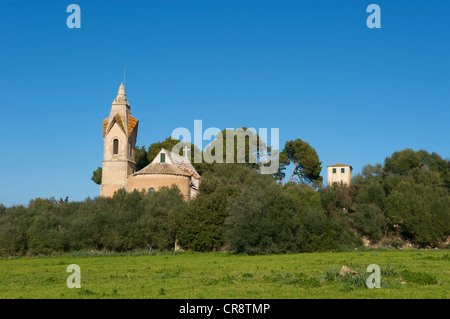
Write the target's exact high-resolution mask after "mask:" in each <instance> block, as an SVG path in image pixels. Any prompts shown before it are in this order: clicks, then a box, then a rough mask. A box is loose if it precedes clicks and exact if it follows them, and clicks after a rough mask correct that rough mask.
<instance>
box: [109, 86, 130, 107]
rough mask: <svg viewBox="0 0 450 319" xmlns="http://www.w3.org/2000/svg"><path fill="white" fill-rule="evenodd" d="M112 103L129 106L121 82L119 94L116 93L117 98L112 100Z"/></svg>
mask: <svg viewBox="0 0 450 319" xmlns="http://www.w3.org/2000/svg"><path fill="white" fill-rule="evenodd" d="M113 103H120V104H122V103H125V104H126V105H129V103H128V100H127V96H126V94H125V86H124V85H123V82H121V83H120V86H119V92H117V97H116V98H115V99H114V102H113Z"/></svg>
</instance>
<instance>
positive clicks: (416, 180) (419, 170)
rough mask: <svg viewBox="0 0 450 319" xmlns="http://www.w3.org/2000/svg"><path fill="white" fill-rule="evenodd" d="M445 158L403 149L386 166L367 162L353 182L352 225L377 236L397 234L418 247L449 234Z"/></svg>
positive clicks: (435, 242)
mask: <svg viewBox="0 0 450 319" xmlns="http://www.w3.org/2000/svg"><path fill="white" fill-rule="evenodd" d="M448 163H449V161H447V160H443V159H442V158H441V157H440V156H439V155H437V154H436V153H431V154H430V153H428V152H426V151H423V150H420V151H417V152H415V151H414V150H412V149H405V150H403V151H399V152H395V153H394V154H392V156H391V157H388V158H386V160H385V164H384V167H383V166H382V165H380V164H377V165H376V166H371V165H367V166H365V167H364V168H363V172H362V174H361V175H358V176H356V177H355V178H354V180H353V185H352V188H354V189H355V192H356V197H355V204H356V208H355V211H356V212H355V213H354V214H353V215H352V220H353V222H354V226H355V227H356V228H357V230H358V231H359V232H360V233H361V234H362V235H365V236H368V237H369V238H371V239H372V240H375V241H377V240H379V239H381V237H382V236H384V235H387V236H389V235H396V236H400V237H401V238H403V239H406V240H410V241H412V242H414V243H416V244H418V245H419V246H422V247H425V246H437V245H439V243H440V242H441V241H442V240H443V239H444V238H445V237H446V236H449V235H450V195H449V187H448V181H447V178H448V176H449V172H450V170H449V166H448ZM394 243H396V241H394ZM396 245H397V244H396Z"/></svg>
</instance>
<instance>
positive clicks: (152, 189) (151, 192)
mask: <svg viewBox="0 0 450 319" xmlns="http://www.w3.org/2000/svg"><path fill="white" fill-rule="evenodd" d="M154 192H156V189H155V188H154V187H150V188H149V190H148V193H149V194H153V193H154Z"/></svg>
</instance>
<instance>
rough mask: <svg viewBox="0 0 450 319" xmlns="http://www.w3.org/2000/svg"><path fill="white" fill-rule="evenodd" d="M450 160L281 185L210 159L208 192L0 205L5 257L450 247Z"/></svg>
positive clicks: (203, 188)
mask: <svg viewBox="0 0 450 319" xmlns="http://www.w3.org/2000/svg"><path fill="white" fill-rule="evenodd" d="M449 189H450V162H449V161H447V160H444V159H442V158H441V157H440V156H439V155H437V154H435V153H432V154H430V153H428V152H425V151H418V152H414V151H413V150H411V149H406V150H403V151H400V152H396V153H394V154H393V155H392V156H391V157H388V158H386V160H385V162H384V164H383V165H381V164H376V165H367V166H365V167H364V168H363V170H362V173H361V174H360V175H357V176H355V177H354V178H353V182H352V185H351V186H350V187H347V186H343V185H335V186H332V187H321V188H319V190H316V189H314V188H313V187H311V186H309V185H308V184H305V183H301V182H298V181H297V182H291V183H286V184H285V185H282V184H280V183H279V181H278V180H277V178H276V177H274V176H267V175H261V174H259V173H258V172H257V170H256V169H255V168H253V167H249V166H246V165H240V164H217V165H212V166H210V167H209V168H208V170H206V171H205V172H204V173H203V175H202V183H201V184H200V195H199V196H198V197H197V198H196V199H194V200H192V201H191V202H190V203H187V202H185V201H183V198H182V195H181V194H180V192H179V190H178V189H177V188H176V187H173V188H170V189H169V188H166V189H163V190H161V191H158V192H156V193H149V194H146V193H140V192H137V191H135V192H133V193H126V192H125V191H123V190H121V191H119V192H117V193H116V195H115V196H114V197H112V198H100V197H98V198H95V199H87V200H85V201H83V202H68V201H64V200H59V201H58V200H55V199H35V200H32V201H31V202H30V203H29V205H28V206H27V207H25V206H14V207H9V208H6V207H4V206H2V205H0V255H1V256H11V255H24V254H30V255H36V254H51V253H55V252H68V251H85V250H96V251H98V250H102V251H129V250H133V249H146V250H148V251H151V250H155V249H157V250H172V249H173V248H174V246H175V243H177V244H178V245H179V246H180V247H181V248H183V249H192V250H196V251H214V250H219V249H227V250H231V251H235V252H239V253H248V254H266V253H286V252H313V251H327V250H342V249H353V248H355V247H361V246H362V245H363V240H365V241H366V240H370V242H371V243H372V244H377V243H379V244H385V245H391V246H396V247H397V246H401V245H403V244H404V243H406V242H409V243H412V244H414V245H417V246H419V247H427V246H431V247H438V246H439V247H444V246H445V245H448V243H447V244H446V243H445V240H446V238H448V236H449V235H450V194H449Z"/></svg>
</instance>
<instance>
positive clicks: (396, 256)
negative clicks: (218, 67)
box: [0, 250, 450, 299]
mask: <svg viewBox="0 0 450 319" xmlns="http://www.w3.org/2000/svg"><path fill="white" fill-rule="evenodd" d="M69 264H78V265H79V266H80V267H81V289H77V288H73V289H69V288H68V287H67V285H66V279H67V277H68V276H69V275H70V273H67V272H66V269H67V266H68V265H69ZM369 264H378V265H379V266H380V267H381V269H382V276H381V280H382V288H380V289H368V288H366V287H365V284H364V283H365V281H364V280H363V279H361V278H363V277H364V274H365V269H366V268H367V266H368V265H369ZM342 265H346V266H347V267H349V268H351V269H352V270H356V271H358V273H359V274H360V277H356V276H354V277H347V278H346V279H345V278H342V277H340V276H338V275H337V276H336V273H337V272H339V270H340V268H341V267H342ZM449 265H450V251H449V250H420V251H419V250H409V251H401V250H392V251H378V250H373V251H352V252H340V253H311V254H295V255H294V254H292V255H270V256H240V255H234V254H227V253H211V254H201V253H180V254H168V255H142V254H141V255H139V254H137V255H132V254H128V255H126V254H122V255H120V254H104V255H101V254H92V255H89V254H70V255H63V256H57V257H39V258H27V257H23V258H22V257H21V258H10V259H0V298H150V299H155V298H181V299H184V298H194V299H197V298H251V299H255V298H283V299H284V298H449V296H450V269H449V268H450V267H449Z"/></svg>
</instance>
